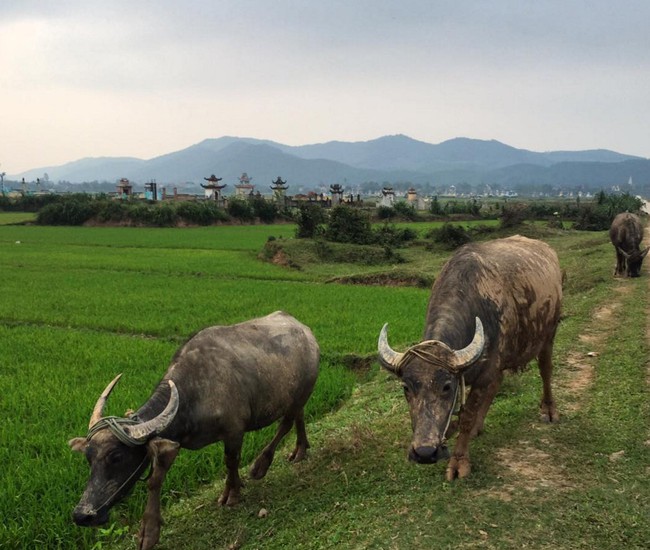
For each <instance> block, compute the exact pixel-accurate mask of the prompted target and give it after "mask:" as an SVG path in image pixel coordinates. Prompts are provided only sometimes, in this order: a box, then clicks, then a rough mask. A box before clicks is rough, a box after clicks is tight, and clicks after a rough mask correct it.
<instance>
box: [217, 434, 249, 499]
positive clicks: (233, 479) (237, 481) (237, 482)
mask: <svg viewBox="0 0 650 550" xmlns="http://www.w3.org/2000/svg"><path fill="white" fill-rule="evenodd" d="M243 438H244V433H243V431H242V432H240V433H239V434H237V435H235V436H230V437H227V438H226V439H224V442H223V447H224V454H225V457H226V470H227V473H226V486H225V487H224V489H223V493H221V496H220V497H219V500H218V501H217V502H218V504H219V505H221V506H234V505H235V504H238V503H239V495H240V491H241V487H242V481H241V478H240V477H239V461H240V459H241V446H242V441H243Z"/></svg>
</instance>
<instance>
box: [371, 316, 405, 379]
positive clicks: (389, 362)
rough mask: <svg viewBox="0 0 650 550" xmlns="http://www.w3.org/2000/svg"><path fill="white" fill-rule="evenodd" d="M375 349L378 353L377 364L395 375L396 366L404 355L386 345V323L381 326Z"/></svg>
mask: <svg viewBox="0 0 650 550" xmlns="http://www.w3.org/2000/svg"><path fill="white" fill-rule="evenodd" d="M377 349H378V351H379V362H380V363H381V366H382V367H384V368H385V369H386V370H389V371H390V372H392V373H397V365H398V364H399V362H400V360H401V359H402V357H403V356H404V354H403V353H399V352H397V351H395V350H393V349H392V348H391V347H390V346H389V345H388V323H386V324H385V325H384V326H383V328H382V329H381V332H380V333H379V342H378V343H377Z"/></svg>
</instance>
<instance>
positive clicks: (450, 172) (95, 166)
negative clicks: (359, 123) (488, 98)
mask: <svg viewBox="0 0 650 550" xmlns="http://www.w3.org/2000/svg"><path fill="white" fill-rule="evenodd" d="M242 172H246V173H247V174H248V175H249V176H250V177H251V178H252V179H253V181H252V183H253V184H254V185H256V186H257V188H258V189H259V190H260V192H262V193H270V190H269V186H270V184H271V182H272V181H273V180H274V179H275V178H276V177H277V176H281V177H282V178H283V179H285V180H287V182H288V183H289V186H290V188H291V189H292V192H294V193H295V192H299V190H301V189H303V190H307V189H319V188H323V187H325V188H327V187H329V185H330V184H332V183H341V184H343V185H344V186H350V187H352V186H354V187H357V186H359V185H361V184H364V183H366V182H375V183H376V184H383V183H385V182H390V183H393V184H398V183H401V184H413V185H416V186H417V185H428V186H430V187H437V186H442V185H452V184H459V183H466V184H470V185H479V184H486V183H489V184H499V185H506V186H515V185H558V186H561V185H569V186H577V185H608V186H609V185H621V184H624V183H627V181H628V180H629V178H630V177H632V178H633V179H634V181H635V183H637V184H640V185H647V186H650V161H648V160H647V159H642V158H640V157H634V156H631V155H625V154H621V153H617V152H614V151H609V150H600V149H599V150H589V151H550V152H543V153H540V152H534V151H528V150H526V149H517V148H515V147H511V146H509V145H506V144H504V143H501V142H499V141H495V140H489V141H486V140H477V139H469V138H455V139H451V140H448V141H444V142H442V143H439V144H430V143H426V142H423V141H418V140H414V139H412V138H409V137H408V136H404V135H394V136H384V137H380V138H378V139H374V140H370V141H363V142H342V141H331V142H327V143H321V144H311V145H302V146H290V145H284V144H281V143H277V142H274V141H269V140H260V139H255V138H238V137H232V136H224V137H220V138H215V139H206V140H203V141H201V142H200V143H197V144H195V145H192V146H190V147H188V148H186V149H182V150H180V151H175V152H172V153H168V154H165V155H162V156H159V157H155V158H152V159H149V160H141V159H136V158H128V157H127V158H110V157H103V158H86V159H81V160H78V161H74V162H70V163H68V164H64V165H62V166H50V167H44V168H37V169H34V170H29V171H27V172H24V173H22V174H17V175H15V176H12V177H10V176H7V177H6V180H11V179H13V180H17V181H20V179H21V178H23V177H24V178H25V180H26V181H35V180H36V178H37V177H38V178H42V177H43V175H44V173H47V174H48V177H49V180H50V181H51V182H57V181H66V182H73V183H81V182H93V181H97V182H103V181H106V182H115V181H117V180H118V179H120V178H128V179H130V180H132V181H133V182H134V183H135V184H136V185H143V184H144V183H145V182H147V181H150V180H152V179H153V180H156V181H157V182H158V183H159V185H174V186H179V187H181V188H182V187H189V188H194V189H195V191H196V192H200V191H201V189H200V187H199V183H201V182H203V178H204V177H207V176H209V175H210V174H215V175H217V176H219V177H221V178H223V180H222V181H223V183H226V184H228V185H229V186H230V190H232V189H234V185H235V184H236V183H237V182H238V178H239V176H240V175H241V174H242ZM375 187H376V186H375ZM228 192H229V190H228V188H227V189H226V193H228Z"/></svg>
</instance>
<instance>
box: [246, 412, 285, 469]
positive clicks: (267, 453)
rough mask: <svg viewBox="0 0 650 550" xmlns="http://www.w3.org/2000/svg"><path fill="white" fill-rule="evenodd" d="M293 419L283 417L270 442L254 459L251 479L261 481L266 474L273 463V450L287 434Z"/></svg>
mask: <svg viewBox="0 0 650 550" xmlns="http://www.w3.org/2000/svg"><path fill="white" fill-rule="evenodd" d="M293 421H294V417H293V416H285V417H284V418H283V419H282V420H281V421H280V424H279V426H278V429H277V431H276V432H275V436H274V437H273V439H272V440H271V441H270V443H269V444H268V445H267V446H266V447H264V449H263V450H262V452H261V453H260V455H259V456H258V457H257V458H256V459H255V463H254V464H253V466H252V467H251V470H250V475H251V477H252V478H253V479H262V478H263V477H264V476H265V475H266V472H267V471H268V469H269V466H271V462H273V457H274V456H275V448H276V447H277V446H278V443H280V441H282V438H283V437H284V436H285V435H287V433H289V430H291V426H292V425H293Z"/></svg>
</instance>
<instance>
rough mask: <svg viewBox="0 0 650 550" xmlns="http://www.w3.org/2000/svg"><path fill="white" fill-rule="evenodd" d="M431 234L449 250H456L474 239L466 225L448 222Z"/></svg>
mask: <svg viewBox="0 0 650 550" xmlns="http://www.w3.org/2000/svg"><path fill="white" fill-rule="evenodd" d="M431 236H432V237H433V240H434V242H436V243H438V244H442V245H443V246H444V247H445V248H446V249H447V250H455V249H456V248H458V247H460V246H462V245H464V244H466V243H468V242H470V241H471V240H472V239H471V238H470V236H469V233H467V231H466V230H465V228H464V227H462V226H460V225H454V224H452V223H446V224H444V225H443V226H442V227H441V228H440V229H435V230H434V231H433V232H432V235H431Z"/></svg>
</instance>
